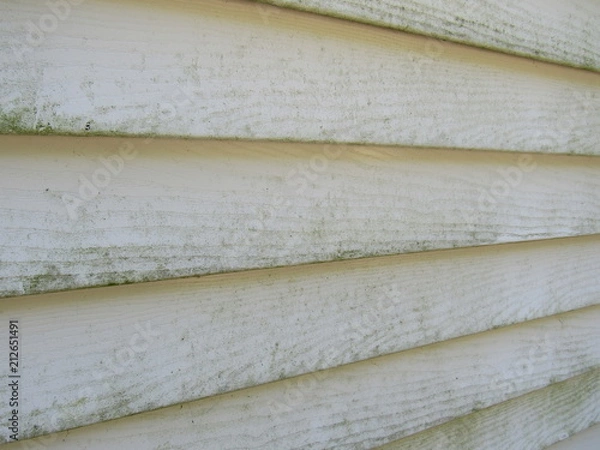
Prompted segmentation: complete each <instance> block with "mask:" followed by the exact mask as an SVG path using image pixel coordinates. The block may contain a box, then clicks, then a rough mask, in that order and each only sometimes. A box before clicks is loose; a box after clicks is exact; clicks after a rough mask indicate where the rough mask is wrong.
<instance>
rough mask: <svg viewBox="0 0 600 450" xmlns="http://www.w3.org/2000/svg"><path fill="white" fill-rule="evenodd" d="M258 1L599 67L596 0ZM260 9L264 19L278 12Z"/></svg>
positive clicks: (599, 16)
mask: <svg viewBox="0 0 600 450" xmlns="http://www.w3.org/2000/svg"><path fill="white" fill-rule="evenodd" d="M261 1H264V3H271V4H274V5H279V6H284V7H288V8H297V9H300V10H304V11H311V12H316V13H318V14H325V15H330V16H334V17H343V18H345V19H350V20H355V21H358V22H366V23H369V24H373V25H378V26H384V27H390V28H394V29H398V30H403V31H409V32H412V33H418V34H424V35H427V36H433V37H435V38H440V39H447V40H450V41H455V42H461V43H464V44H467V45H474V46H476V47H483V48H491V49H494V50H498V51H501V52H507V53H511V54H517V55H523V56H525V57H527V58H533V59H540V60H547V61H552V62H556V63H559V64H566V65H570V66H575V67H584V68H586V69H590V70H596V71H597V70H600V3H598V2H597V1H595V0H569V1H564V0H504V1H502V2H498V1H493V0H476V1H473V0H445V1H439V0H385V1H383V0H329V1H326V2H324V1H319V0H261ZM262 11H263V15H264V17H265V19H266V20H271V17H272V16H274V15H276V14H278V11H277V10H273V9H270V8H264V9H263V10H262Z"/></svg>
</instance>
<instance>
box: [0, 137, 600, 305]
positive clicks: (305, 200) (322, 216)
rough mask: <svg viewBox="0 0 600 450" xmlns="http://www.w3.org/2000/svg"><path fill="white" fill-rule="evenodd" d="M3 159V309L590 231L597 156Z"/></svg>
mask: <svg viewBox="0 0 600 450" xmlns="http://www.w3.org/2000/svg"><path fill="white" fill-rule="evenodd" d="M0 146H1V147H2V148H3V151H2V152H1V153H0V230H1V233H0V286H1V287H0V296H4V297H6V296H16V295H22V294H33V293H41V292H47V291H57V290H64V289H73V288H81V287H90V286H97V285H108V284H119V283H132V282H140V281H154V280H160V279H164V278H175V277H183V276H190V275H204V274H209V273H219V272H230V271H239V270H245V269H254V268H268V267H276V266H285V265H293V264H303V263H314V262H322V261H331V260H339V259H346V258H359V257H367V256H380V255H389V254H398V253H407V252H418V251H424V250H435V249H445V248H454V247H461V246H479V245H485V244H497V243H506V242H517V241H529V240H536V239H548V238H557V237H567V236H578V235H585V234H595V233H599V232H600V177H599V176H598V174H600V158H594V157H568V156H557V155H544V156H542V155H536V156H532V155H518V154H507V153H502V152H497V153H490V152H471V151H463V152H459V151H455V152H448V151H444V150H431V149H429V150H424V149H405V148H383V147H364V146H353V147H340V146H320V145H308V144H286V143H265V142H234V141H196V140H161V139H154V140H149V141H145V140H142V139H139V140H119V139H108V138H93V139H90V138H79V139H77V138H64V137H22V136H12V137H11V136H5V137H1V138H0ZM167 155H168V156H167Z"/></svg>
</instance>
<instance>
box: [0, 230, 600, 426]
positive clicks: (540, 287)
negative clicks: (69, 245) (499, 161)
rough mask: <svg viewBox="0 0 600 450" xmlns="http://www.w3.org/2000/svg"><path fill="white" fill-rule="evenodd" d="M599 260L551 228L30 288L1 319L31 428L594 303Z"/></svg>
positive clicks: (592, 247)
mask: <svg viewBox="0 0 600 450" xmlns="http://www.w3.org/2000/svg"><path fill="white" fill-rule="evenodd" d="M599 268H600V237H590V238H575V239H565V240H551V241H545V242H536V243H529V244H510V245H503V246H494V247H486V248H481V249H460V250H452V251H444V252H427V253H419V254H412V255H401V256H396V257H385V258H374V259H369V260H360V261H345V262H336V263H327V264H319V265H309V266H301V267H291V268H281V269H272V270H263V271H251V272H245V273H236V274H228V275H219V276H209V277H202V278H194V279H184V280H175V281H169V282H158V283H146V284H137V285H130V286H119V287H111V288H100V289H88V290H80V291H73V292H66V293H58V294H46V295H38V296H30V297H27V298H22V299H18V301H17V300H14V301H10V300H8V301H5V302H6V303H5V304H4V305H3V306H2V309H1V313H0V322H2V321H4V322H6V320H8V318H9V317H18V318H19V319H20V322H21V324H22V325H21V326H22V327H23V328H24V330H26V340H25V341H24V342H23V345H22V352H23V354H24V355H25V356H24V357H25V358H27V361H28V362H29V364H28V368H27V370H26V371H25V372H24V373H23V375H22V383H23V384H24V385H25V386H27V388H26V392H27V397H28V398H29V401H28V402H26V403H25V404H24V405H23V407H22V408H21V420H22V423H21V426H22V431H23V432H24V433H27V434H28V435H36V434H39V433H41V432H42V431H58V430H61V429H63V427H64V426H67V425H68V426H69V427H75V426H81V425H87V424H90V423H94V422H97V421H101V420H107V419H114V418H118V417H122V416H125V415H129V414H135V413H138V412H143V411H146V410H149V409H156V408H159V407H165V406H169V405H173V404H176V403H182V402H188V401H192V400H196V399H199V398H202V397H207V396H211V395H215V394H219V393H224V392H228V391H232V390H235V389H241V388H246V387H251V386H254V385H257V384H263V383H267V382H271V381H276V380H279V379H282V378H289V377H292V376H295V375H299V374H305V373H310V372H314V371H317V370H323V369H329V368H333V367H336V366H339V365H342V364H347V363H352V362H355V361H359V360H363V359H367V358H372V357H377V356H381V355H384V354H389V353H394V352H398V351H401V350H406V349H410V348H413V347H417V346H422V345H426V344H430V343H433V342H439V341H444V340H447V339H451V338H455V337H459V336H463V335H467V334H472V333H477V332H481V331H486V330H490V329H493V328H497V327H501V326H506V325H510V324H514V323H517V322H522V321H527V320H531V319H536V318H542V317H545V316H549V315H553V314H558V313H561V312H566V311H569V310H573V309H577V308H583V307H585V306H590V305H594V304H599V303H600V288H599V287H598V283H597V274H598V269H599ZM59 380H60V381H59ZM165 386H169V387H168V389H166V388H165ZM83 399H85V400H83ZM57 414H58V415H59V417H60V418H68V421H67V422H65V423H63V422H61V421H56V420H54V419H53V418H55V417H57ZM48 423H50V424H53V425H52V426H51V427H50V428H39V429H37V430H36V429H34V426H35V425H38V426H40V424H48Z"/></svg>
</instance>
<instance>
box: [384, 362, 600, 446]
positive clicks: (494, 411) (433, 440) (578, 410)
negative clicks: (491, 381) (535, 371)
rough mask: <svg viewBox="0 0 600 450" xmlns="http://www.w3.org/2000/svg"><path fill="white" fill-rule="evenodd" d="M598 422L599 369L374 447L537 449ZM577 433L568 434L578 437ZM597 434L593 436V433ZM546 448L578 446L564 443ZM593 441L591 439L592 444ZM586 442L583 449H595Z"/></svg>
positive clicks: (599, 419)
mask: <svg viewBox="0 0 600 450" xmlns="http://www.w3.org/2000/svg"><path fill="white" fill-rule="evenodd" d="M598 421H600V371H598V370H593V371H590V372H588V373H586V374H584V375H581V376H578V377H575V378H571V379H569V380H567V381H564V382H562V383H556V384H553V385H551V386H548V387H547V388H544V389H540V390H538V391H534V392H532V393H530V394H526V395H523V396H521V397H517V398H515V399H514V400H509V401H508V402H504V403H501V404H499V405H495V406H492V407H490V408H486V409H483V410H481V411H478V412H476V413H473V414H469V415H467V416H464V417H460V418H458V419H455V420H452V421H450V422H447V423H445V424H443V425H440V426H437V427H434V428H431V429H429V430H425V431H422V432H421V433H417V434H414V435H412V436H409V437H407V438H404V439H401V440H400V441H396V442H393V443H390V444H388V445H385V446H382V447H379V448H378V450H475V449H487V450H542V449H546V448H548V446H549V445H552V444H554V443H556V442H557V441H560V440H563V439H565V438H566V437H568V436H569V435H573V434H575V433H579V432H580V431H583V430H585V429H586V428H587V427H589V426H591V425H593V424H594V423H596V422H598ZM578 439H580V438H579V435H575V436H574V437H573V441H575V440H578ZM596 439H597V438H596ZM569 441H571V440H570V439H569V440H567V441H564V442H561V443H559V444H557V445H556V447H554V446H553V447H551V448H552V449H555V450H558V449H565V450H583V449H584V448H586V447H578V446H577V445H573V446H567V443H568V442H569ZM598 442H600V441H598V440H596V444H598ZM597 448H598V445H596V446H595V447H587V449H588V450H596V449H597Z"/></svg>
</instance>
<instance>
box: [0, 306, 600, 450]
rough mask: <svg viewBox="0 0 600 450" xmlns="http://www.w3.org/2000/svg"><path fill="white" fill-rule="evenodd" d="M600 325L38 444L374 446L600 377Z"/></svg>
mask: <svg viewBox="0 0 600 450" xmlns="http://www.w3.org/2000/svg"><path fill="white" fill-rule="evenodd" d="M267 320H268V319H267ZM599 321H600V307H592V308H587V309H585V310H580V311H576V312H572V313H567V314H563V315H560V316H554V317H551V318H546V319H542V320H538V321H532V322H528V323H526V324H523V325H518V326H513V327H507V328H502V329H499V330H495V331H490V332H487V333H482V334H478V335H474V336H469V337H466V338H460V339H454V340H450V341H446V342H444V343H442V344H435V345H431V346H426V347H423V348H419V349H413V350H409V351H406V352H401V353H397V354H394V355H389V356H384V357H381V358H376V359H371V360H368V361H364V362H361V363H356V364H352V365H347V366H344V367H341V368H337V369H332V370H329V371H325V372H320V373H317V374H309V375H305V376H302V377H298V378H295V379H292V380H285V381H279V382H275V383H270V384H266V385H262V386H257V387H253V388H250V389H244V390H239V391H235V392H232V393H229V394H224V395H219V396H215V397H209V398H207V399H204V400H200V401H197V402H192V403H186V404H181V405H176V406H173V407H170V408H163V409H160V410H156V411H153V412H148V413H143V414H137V415H134V416H130V417H127V418H124V419H118V420H116V421H109V422H105V423H101V424H96V425H91V426H89V427H82V428H79V429H75V430H71V431H69V432H62V433H60V434H55V435H53V436H49V437H41V438H39V439H36V440H34V442H37V443H43V444H44V445H45V446H46V448H48V449H53V448H56V449H61V450H69V449H77V450H92V449H106V448H117V447H125V448H128V449H132V450H137V449H140V450H141V449H143V450H158V449H165V448H168V449H170V450H177V449H186V450H187V449H190V448H203V449H220V450H222V449H240V448H244V449H278V450H281V449H301V448H311V449H326V448H332V447H335V448H340V449H368V448H373V447H374V446H376V445H382V444H386V443H389V442H390V441H393V440H397V439H399V438H402V437H405V436H407V435H410V434H413V433H416V432H419V431H422V430H424V429H427V428H429V427H432V426H435V425H439V424H441V423H443V422H446V421H449V420H452V419H454V418H457V417H460V416H462V415H465V414H468V413H470V412H472V411H473V410H476V409H482V408H486V407H489V406H492V405H494V404H497V403H500V402H503V401H506V400H509V399H511V398H515V397H517V396H519V395H524V394H526V393H528V392H531V391H534V390H537V389H541V388H543V387H546V386H548V385H550V384H552V383H556V382H560V381H563V380H566V379H568V378H570V377H573V376H577V375H580V374H583V373H585V372H586V371H588V370H591V369H593V368H597V367H598V366H599V365H600V346H598V345H597V344H598V339H600V328H599V327H598V323H599ZM290 338H296V337H295V336H290ZM164 370H165V372H168V371H169V370H171V368H170V367H169V366H168V365H165V367H164ZM241 370H243V368H241ZM57 382H59V380H57ZM169 388H170V385H169V384H168V383H167V384H166V385H162V386H161V387H160V388H159V389H161V390H164V389H169ZM2 389H3V391H5V390H6V388H2ZM56 413H57V416H59V415H60V410H58V409H57V412H56ZM57 420H60V418H57ZM64 420H65V422H64V425H65V426H67V427H68V425H69V420H71V418H70V417H66V418H65V419H64ZM39 425H40V427H41V428H42V429H44V428H46V427H49V426H50V424H46V423H40V424H39ZM10 448H11V447H10V445H9V446H7V449H10Z"/></svg>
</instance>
